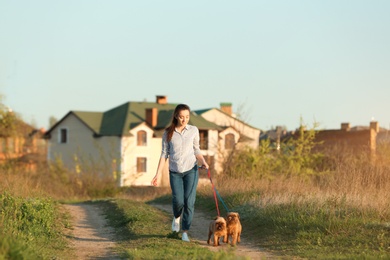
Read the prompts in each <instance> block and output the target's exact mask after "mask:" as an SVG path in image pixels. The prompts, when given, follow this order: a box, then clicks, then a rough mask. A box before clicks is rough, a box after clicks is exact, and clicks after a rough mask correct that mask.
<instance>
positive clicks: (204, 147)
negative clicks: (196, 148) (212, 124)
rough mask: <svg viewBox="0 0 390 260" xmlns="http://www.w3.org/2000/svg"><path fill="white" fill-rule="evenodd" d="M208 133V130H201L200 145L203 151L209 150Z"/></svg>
mask: <svg viewBox="0 0 390 260" xmlns="http://www.w3.org/2000/svg"><path fill="white" fill-rule="evenodd" d="M208 133H209V132H208V131H207V130H199V139H200V140H199V145H200V149H201V150H208V149H209V146H208V141H209V140H208V139H209V137H208Z"/></svg>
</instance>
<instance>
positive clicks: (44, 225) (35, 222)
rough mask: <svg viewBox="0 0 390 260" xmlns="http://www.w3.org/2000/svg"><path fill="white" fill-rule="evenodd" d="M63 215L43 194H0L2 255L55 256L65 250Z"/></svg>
mask: <svg viewBox="0 0 390 260" xmlns="http://www.w3.org/2000/svg"><path fill="white" fill-rule="evenodd" d="M64 221H65V219H64V215H61V214H60V213H59V210H58V205H57V203H55V202H54V201H52V200H49V199H44V198H22V197H16V196H12V195H11V194H9V193H7V192H4V193H2V194H0V259H53V258H55V257H56V256H57V255H61V254H62V253H64V252H66V248H67V242H66V241H65V236H64V234H63V233H62V230H63V227H64Z"/></svg>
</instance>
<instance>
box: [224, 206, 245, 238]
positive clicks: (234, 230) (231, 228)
mask: <svg viewBox="0 0 390 260" xmlns="http://www.w3.org/2000/svg"><path fill="white" fill-rule="evenodd" d="M226 219H227V235H228V241H227V242H228V243H229V240H230V239H229V238H230V237H231V238H232V242H231V245H232V246H235V245H236V243H240V242H241V231H242V226H241V222H240V215H239V214H238V213H237V212H229V213H228V214H227V217H226Z"/></svg>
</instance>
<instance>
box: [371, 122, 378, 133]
mask: <svg viewBox="0 0 390 260" xmlns="http://www.w3.org/2000/svg"><path fill="white" fill-rule="evenodd" d="M370 129H372V130H374V131H375V132H377V133H378V132H379V123H378V122H377V121H371V122H370Z"/></svg>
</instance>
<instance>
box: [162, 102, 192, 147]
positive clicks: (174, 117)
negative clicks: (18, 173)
mask: <svg viewBox="0 0 390 260" xmlns="http://www.w3.org/2000/svg"><path fill="white" fill-rule="evenodd" d="M183 110H188V111H190V112H191V109H190V107H189V106H187V105H185V104H179V105H177V106H176V108H175V111H174V112H173V115H172V122H171V124H170V125H169V126H168V127H167V128H166V129H165V131H167V142H169V141H171V139H172V135H173V131H175V127H176V126H177V123H178V121H177V117H178V115H179V113H180V112H181V111H183Z"/></svg>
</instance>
